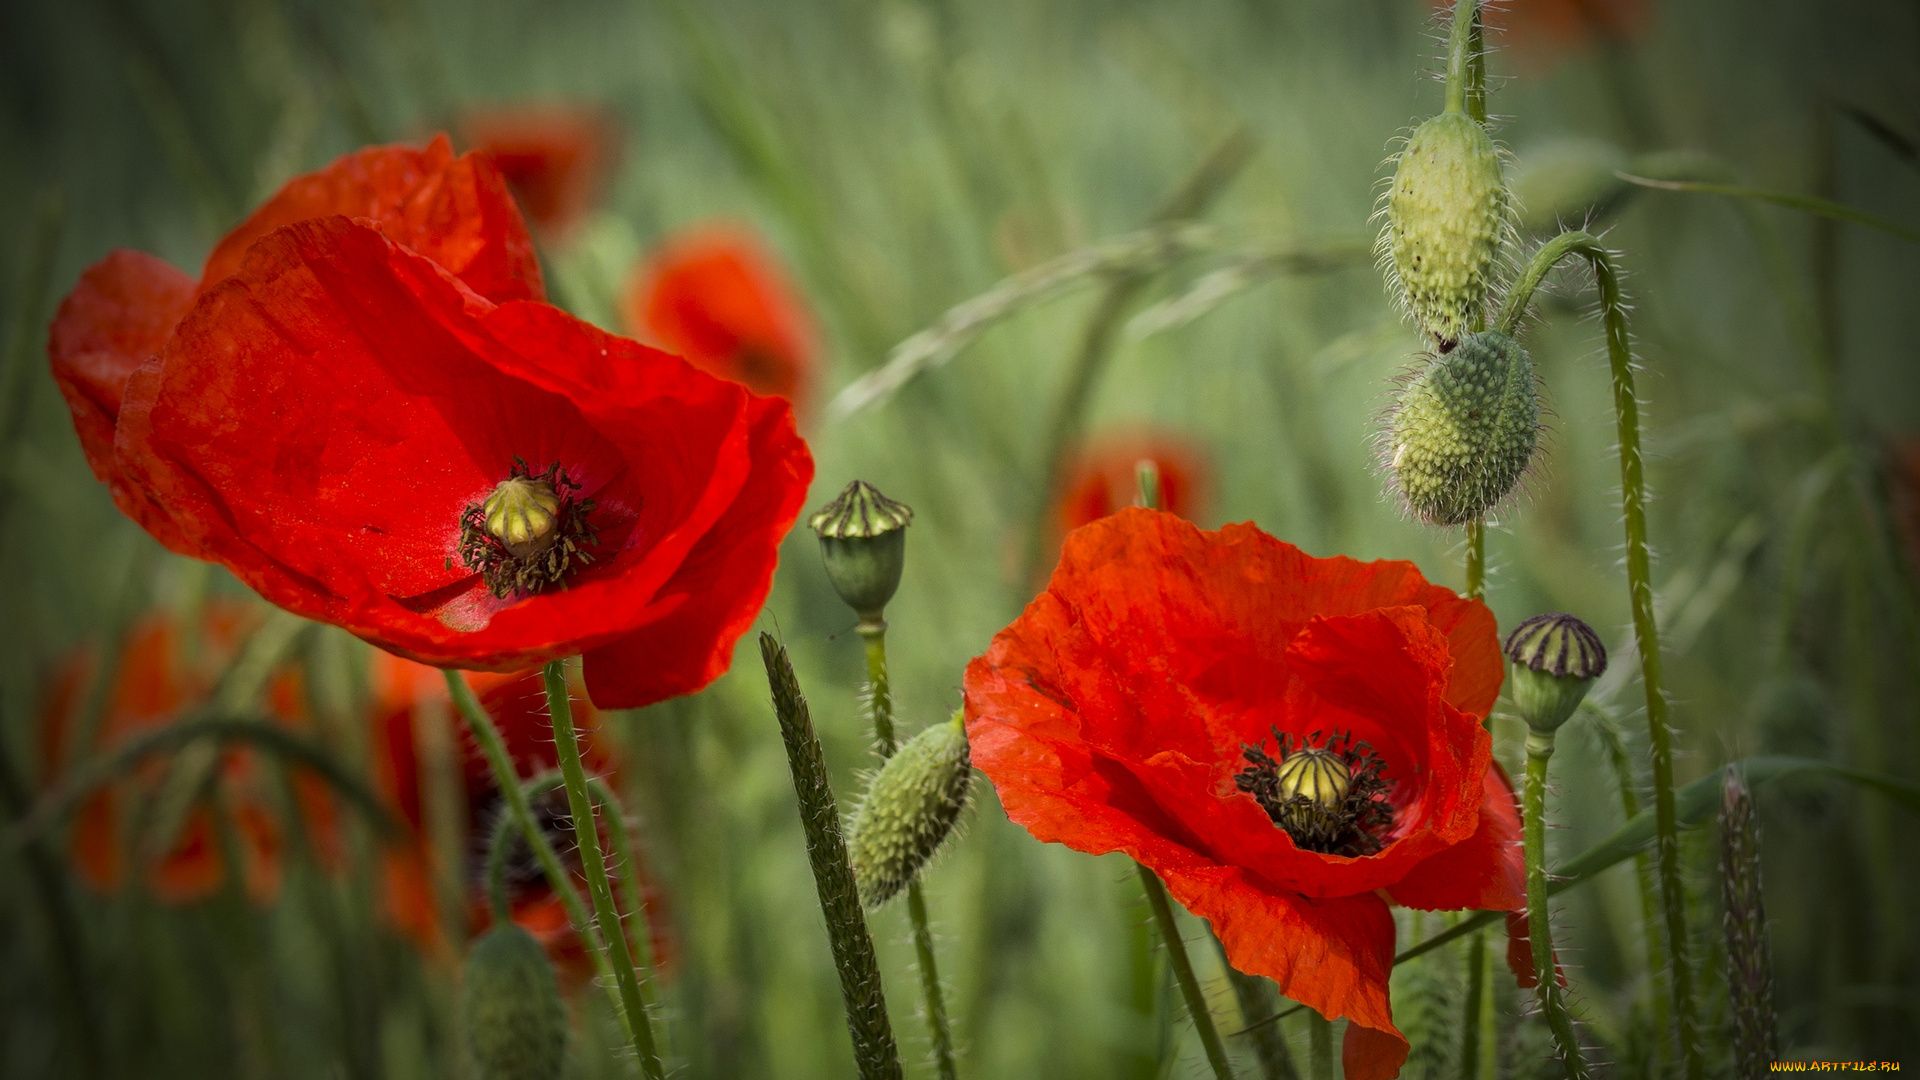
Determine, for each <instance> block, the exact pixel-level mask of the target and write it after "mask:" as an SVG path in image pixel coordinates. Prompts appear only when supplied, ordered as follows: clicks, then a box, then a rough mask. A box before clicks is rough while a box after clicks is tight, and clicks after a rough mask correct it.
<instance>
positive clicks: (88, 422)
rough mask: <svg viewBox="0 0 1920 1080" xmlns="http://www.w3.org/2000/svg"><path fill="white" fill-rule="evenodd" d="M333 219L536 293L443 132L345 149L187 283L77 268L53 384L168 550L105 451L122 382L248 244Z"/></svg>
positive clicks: (124, 258) (120, 495)
mask: <svg viewBox="0 0 1920 1080" xmlns="http://www.w3.org/2000/svg"><path fill="white" fill-rule="evenodd" d="M333 214H339V215H344V216H347V217H352V218H365V219H369V220H371V221H373V222H375V223H376V225H377V227H378V228H379V229H380V230H381V232H382V233H384V234H385V235H386V236H387V238H388V239H390V240H392V241H394V242H395V243H397V244H401V245H404V246H405V247H407V248H408V249H409V250H412V251H415V252H417V253H419V254H420V255H423V256H425V257H426V258H428V259H431V260H433V262H434V263H436V264H438V265H439V266H440V267H442V268H443V269H445V270H446V271H447V272H448V273H450V274H452V275H454V276H455V277H458V278H459V279H460V281H461V283H462V284H464V285H465V286H467V287H468V288H470V289H472V290H473V291H474V292H476V293H478V294H480V295H481V296H484V297H486V298H487V299H489V300H492V301H494V302H496V303H504V302H506V301H508V300H519V299H532V300H539V299H543V298H544V297H545V295H546V292H545V289H544V287H543V286H542V284H541V279H540V266H539V264H538V263H537V262H536V261H535V259H534V253H533V240H532V238H531V237H530V236H528V234H527V227H526V224H525V222H523V221H522V220H521V218H520V211H519V210H518V209H517V208H515V206H514V204H513V198H512V197H511V196H510V195H508V193H507V188H506V183H505V182H504V181H503V180H502V179H501V178H500V174H499V172H498V171H497V170H496V169H495V168H494V167H493V165H492V164H490V163H489V162H487V161H486V160H485V159H483V158H479V157H476V156H474V155H472V154H468V155H465V156H463V157H455V156H454V154H453V147H452V144H451V143H449V142H448V141H447V138H446V136H444V135H442V136H439V137H437V138H435V139H434V140H433V141H432V142H431V143H429V144H428V145H427V146H426V148H425V149H415V148H413V147H410V146H375V147H369V148H367V149H364V150H359V151H355V152H354V153H351V154H348V155H346V156H345V157H342V158H340V159H339V160H337V161H335V162H333V163H332V164H331V165H328V166H327V167H326V168H324V169H321V170H319V171H318V172H312V173H308V174H306V175H304V176H298V177H295V178H294V179H292V180H290V181H288V182H287V184H286V186H284V187H282V188H281V189H280V190H279V192H277V193H276V194H275V195H274V196H273V198H271V199H268V200H267V201H266V202H265V203H263V204H261V206H260V208H259V209H257V210H255V211H254V212H253V214H252V215H251V216H249V217H248V218H247V220H245V221H243V222H241V223H240V225H239V226H238V227H236V228H235V229H234V230H233V231H232V232H230V233H228V234H227V235H226V236H225V237H224V238H222V239H221V241H220V242H219V243H218V244H216V245H215V246H214V249H213V253H212V254H211V255H209V256H207V263H206V266H205V268H204V269H203V270H202V271H201V273H200V279H199V281H197V282H196V281H194V279H193V278H191V277H189V276H188V275H187V274H186V273H184V272H182V271H181V270H178V269H176V268H175V267H174V266H172V265H171V264H169V263H168V262H166V261H165V260H163V259H159V258H156V257H155V256H152V255H148V254H146V253H144V252H139V251H129V250H125V249H121V250H117V251H114V252H111V253H110V254H108V255H107V257H106V258H104V259H102V260H100V261H99V262H97V263H95V264H94V265H92V266H90V267H88V268H87V269H86V271H85V272H84V273H82V274H81V275H80V280H79V281H78V282H77V283H76V284H75V285H74V287H73V291H72V292H70V293H68V294H67V297H66V299H65V300H63V301H62V302H61V304H60V310H59V312H58V314H57V315H56V316H55V318H54V321H53V326H52V329H51V333H50V335H49V338H48V343H47V354H48V357H49V359H50V360H51V361H52V364H53V379H54V382H55V383H56V384H58V385H59V387H60V393H61V394H62V395H63V396H64V397H65V398H66V400H67V407H68V409H69V410H71V412H72V413H73V426H74V428H75V430H76V431H78V432H79V435H80V446H81V448H82V449H83V450H84V451H85V452H86V455H87V464H88V465H90V466H91V467H92V468H93V474H94V475H95V476H97V477H99V478H100V480H101V482H103V483H105V484H107V485H108V487H109V488H110V489H111V490H112V492H113V499H114V502H115V504H116V505H118V506H119V507H120V509H121V511H122V512H124V513H125V514H126V515H127V516H128V517H130V518H132V519H133V520H135V521H137V522H139V523H140V525H141V527H142V528H144V529H146V530H147V531H148V532H150V533H152V534H153V535H154V537H155V538H156V539H158V540H159V541H160V542H161V543H163V544H165V545H166V546H167V547H168V548H170V549H172V550H174V551H176V552H179V553H180V554H183V555H195V556H197V555H199V550H198V547H197V545H196V544H195V542H194V541H192V540H189V539H188V538H187V537H186V536H184V535H183V534H182V532H181V531H180V529H179V528H178V527H177V526H176V525H175V524H174V522H173V521H172V520H171V519H170V517H169V516H168V514H167V513H166V512H165V511H164V510H162V509H161V508H159V507H158V506H156V505H154V504H153V502H152V499H151V498H150V496H149V495H148V494H147V493H145V492H143V491H141V490H140V489H139V488H138V487H137V486H136V485H132V484H129V483H127V482H126V479H125V476H124V469H123V467H122V466H121V465H120V464H119V463H118V462H117V461H116V458H115V452H114V432H115V428H116V426H117V424H118V422H119V417H120V408H121V405H122V399H123V397H124V395H125V392H126V387H127V382H128V380H129V379H130V378H132V376H133V373H134V371H135V369H137V368H139V367H140V365H141V364H143V363H145V362H146V361H147V360H148V359H149V358H151V357H153V356H154V355H155V354H157V353H159V352H160V350H161V348H162V347H163V346H165V345H166V343H167V340H168V338H170V337H171V336H172V334H173V331H174V327H175V326H177V325H178V324H179V323H180V320H181V319H183V318H185V317H186V315H187V312H188V310H189V309H191V308H192V307H193V305H194V303H195V302H196V301H197V300H198V299H199V298H200V297H201V296H203V295H205V294H206V293H208V292H210V291H212V290H213V289H214V288H215V287H216V286H218V285H219V284H220V283H221V282H223V281H225V280H226V279H227V278H229V277H231V276H232V275H233V274H235V273H236V272H238V271H239V269H240V266H241V263H242V261H243V260H244V259H245V258H246V254H247V252H248V250H249V249H250V248H251V247H252V246H253V244H254V243H255V242H257V241H259V240H260V239H261V238H262V237H265V236H267V235H268V234H269V233H271V232H273V230H275V229H278V228H280V227H282V226H285V225H290V224H293V223H294V222H298V221H305V220H308V219H311V218H317V217H325V216H328V215H333Z"/></svg>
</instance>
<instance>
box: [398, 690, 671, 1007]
mask: <svg viewBox="0 0 1920 1080" xmlns="http://www.w3.org/2000/svg"><path fill="white" fill-rule="evenodd" d="M373 675H374V688H375V692H374V702H373V710H372V722H373V729H372V744H373V747H374V778H375V782H376V783H377V784H378V785H379V787H380V789H381V791H382V792H383V793H384V794H385V795H387V796H388V797H389V798H390V799H391V800H392V804H393V807H394V809H395V810H396V811H397V815H396V816H397V817H398V818H399V819H400V821H401V822H402V823H403V824H404V825H405V826H406V828H405V829H404V830H403V833H402V836H401V838H400V839H399V841H398V842H397V843H395V844H394V845H393V846H391V847H390V848H389V850H388V853H387V857H386V894H387V910H388V912H389V913H390V914H391V915H392V917H393V919H394V922H395V924H396V925H397V926H398V927H399V929H400V930H402V931H403V932H404V933H406V934H407V936H408V937H410V938H412V939H413V940H414V941H415V942H416V943H417V944H418V945H420V946H421V948H423V949H425V950H428V951H435V952H442V951H444V950H445V949H446V946H447V944H448V942H447V936H446V926H445V920H444V919H443V917H442V915H441V913H440V912H441V910H442V909H441V907H440V906H439V905H438V904H437V903H436V899H435V892H434V885H433V881H434V873H433V868H434V858H433V848H432V842H431V840H430V838H429V835H428V828H427V824H426V823H427V811H426V801H425V797H424V795H423V790H424V789H425V787H426V785H425V784H424V783H423V777H422V773H421V769H422V762H423V757H424V755H423V754H422V752H421V751H422V747H421V744H420V737H421V734H422V733H421V730H420V725H421V724H423V723H432V724H440V725H444V726H445V728H446V730H445V737H446V739H447V740H448V742H449V744H451V745H452V746H453V747H454V748H455V749H454V752H455V753H456V754H457V755H458V759H459V762H460V768H459V775H458V780H459V783H460V788H461V790H460V793H459V796H460V807H461V811H462V813H463V817H462V819H461V824H462V826H463V831H464V833H465V836H466V839H467V844H466V852H465V854H466V858H465V859H464V861H463V863H462V865H460V866H459V867H457V868H456V869H457V872H458V879H459V881H460V882H461V883H462V886H463V887H464V895H463V896H461V897H460V898H459V901H458V902H459V904H460V905H461V907H462V909H463V910H464V913H465V923H466V925H467V927H468V929H469V931H470V933H471V934H472V935H476V936H477V935H478V934H479V933H481V932H482V931H484V930H485V929H486V927H487V925H488V923H489V921H490V918H491V910H490V908H489V905H488V901H487V884H486V862H487V842H488V839H489V837H490V836H491V833H492V830H493V827H494V823H495V822H496V821H497V820H498V819H499V816H500V815H501V814H502V813H503V812H504V804H503V803H502V801H501V798H500V790H499V788H498V787H497V786H496V785H495V783H494V778H493V773H492V771H491V770H490V769H488V767H487V762H486V759H485V757H484V756H483V755H482V754H481V753H480V749H479V747H477V746H475V745H474V744H473V740H472V736H471V735H470V734H469V733H468V731H467V728H466V725H465V724H464V723H461V722H460V720H459V716H458V714H457V713H456V712H455V711H454V709H453V705H452V702H451V700H450V699H449V697H448V695H447V688H446V681H445V679H444V677H443V676H442V674H441V672H440V671H439V670H438V669H435V668H430V667H425V666H423V665H420V664H415V663H412V662H410V661H407V660H402V659H399V658H398V657H393V656H388V655H386V654H384V653H381V654H376V655H375V658H374V671H373ZM470 682H471V684H472V686H473V688H474V693H475V694H476V696H478V697H479V699H480V703H481V705H482V706H483V707H485V708H486V710H487V713H488V715H490V716H491V717H492V718H493V721H494V724H495V725H496V726H497V727H498V728H499V730H500V736H501V738H502V739H503V740H504V741H505V742H506V745H507V753H508V754H509V755H510V756H511V757H512V758H513V762H514V765H515V767H516V768H517V770H518V771H519V774H520V776H521V777H522V779H531V778H533V777H535V776H538V775H540V774H541V773H545V772H549V771H551V770H553V769H554V768H556V767H558V764H559V759H558V758H557V757H556V755H555V751H554V744H553V729H552V726H551V724H550V723H549V721H548V718H547V701H546V690H545V684H544V681H543V680H542V678H541V673H540V672H539V671H538V670H534V671H524V672H519V673H515V674H505V675H501V674H481V675H476V676H473V677H471V679H470ZM574 719H575V722H576V723H578V725H579V727H580V731H581V732H582V734H583V739H582V746H581V758H582V760H583V762H584V763H585V765H586V768H587V772H588V773H589V774H590V775H594V776H599V777H601V778H603V779H605V780H606V781H607V784H608V786H610V787H612V788H613V789H614V790H616V791H618V790H619V787H620V772H619V756H618V754H617V753H616V751H615V748H614V746H613V745H612V743H611V742H610V740H609V738H608V737H607V735H606V733H605V732H604V731H603V730H602V729H601V725H602V717H601V714H600V713H598V712H597V711H596V710H594V709H593V707H592V706H591V705H589V704H587V703H586V702H583V701H576V702H575V717H574ZM535 813H536V815H537V816H539V817H540V818H541V819H542V820H543V822H544V823H546V824H548V825H550V826H552V827H553V830H554V831H553V834H552V835H551V836H550V839H552V840H553V841H554V846H555V848H556V849H557V850H558V851H560V852H561V857H562V859H563V861H565V862H567V863H568V865H569V867H570V868H571V869H572V870H573V878H574V885H575V889H576V891H577V892H578V893H579V895H581V896H583V897H584V896H585V895H586V878H585V876H584V875H582V873H581V871H580V867H579V865H578V861H577V860H578V853H577V849H576V848H575V846H574V839H573V832H572V825H571V817H570V815H569V814H568V812H567V804H566V796H565V794H564V792H562V791H558V790H556V791H553V792H550V793H549V795H548V796H547V797H545V798H543V799H541V800H539V801H537V802H536V803H535ZM515 847H516V850H517V851H518V852H519V857H517V858H513V859H510V860H509V861H508V863H507V898H508V905H509V910H510V911H511V913H512V915H513V921H514V922H516V923H518V924H520V925H521V926H522V927H524V928H525V929H526V930H527V932H528V933H530V934H532V935H533V936H534V937H535V938H537V939H538V940H539V941H540V943H541V944H543V945H545V946H546V947H547V951H548V953H549V955H551V956H552V957H553V960H554V962H555V964H556V965H558V966H559V967H560V969H561V971H562V972H563V973H564V974H565V975H567V976H568V978H569V980H570V981H571V982H572V983H574V984H575V985H578V984H579V983H583V982H585V981H586V980H587V979H588V978H590V977H591V976H592V975H593V958H592V957H591V956H590V955H589V954H588V953H587V952H586V950H585V949H584V948H583V947H582V946H581V944H580V940H579V938H578V937H577V936H576V935H575V934H574V932H573V929H572V927H571V926H570V925H569V923H568V922H567V913H566V908H565V906H564V905H563V904H562V902H561V900H560V898H559V896H557V895H556V894H555V893H554V892H553V890H552V888H551V887H550V886H549V885H548V883H547V879H546V876H545V875H544V874H543V873H541V871H540V868H539V866H538V864H537V863H535V862H534V860H533V856H532V854H531V853H530V852H528V851H527V850H526V849H525V848H524V846H522V845H520V844H516V845H515ZM604 850H607V851H609V852H610V853H611V851H612V849H611V847H610V846H608V847H605V848H604ZM610 857H611V856H610ZM634 857H635V859H636V860H639V859H641V858H642V856H641V854H640V853H639V852H638V851H636V852H635V855H634ZM638 869H639V872H640V877H641V881H642V896H643V900H644V902H645V904H646V908H647V910H646V915H645V920H646V921H645V927H646V932H647V934H648V938H649V941H650V942H651V945H652V952H653V957H654V963H655V967H656V968H657V969H658V970H662V971H664V970H666V969H667V968H668V967H669V966H670V965H671V963H672V956H673V949H672V944H671V939H670V938H669V937H668V934H667V927H668V925H669V923H668V918H667V912H666V910H665V908H664V905H665V903H666V897H665V895H664V894H663V893H661V892H660V891H659V890H658V889H657V888H656V887H654V883H653V882H652V880H651V879H650V878H648V877H647V875H646V871H645V867H644V865H641V866H640V867H638ZM617 893H618V890H617V889H616V894H617ZM624 914H625V915H627V916H628V917H629V925H628V930H627V932H628V933H629V934H637V933H639V932H640V923H639V920H638V919H637V918H634V917H633V915H634V913H632V912H625V913H624Z"/></svg>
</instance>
